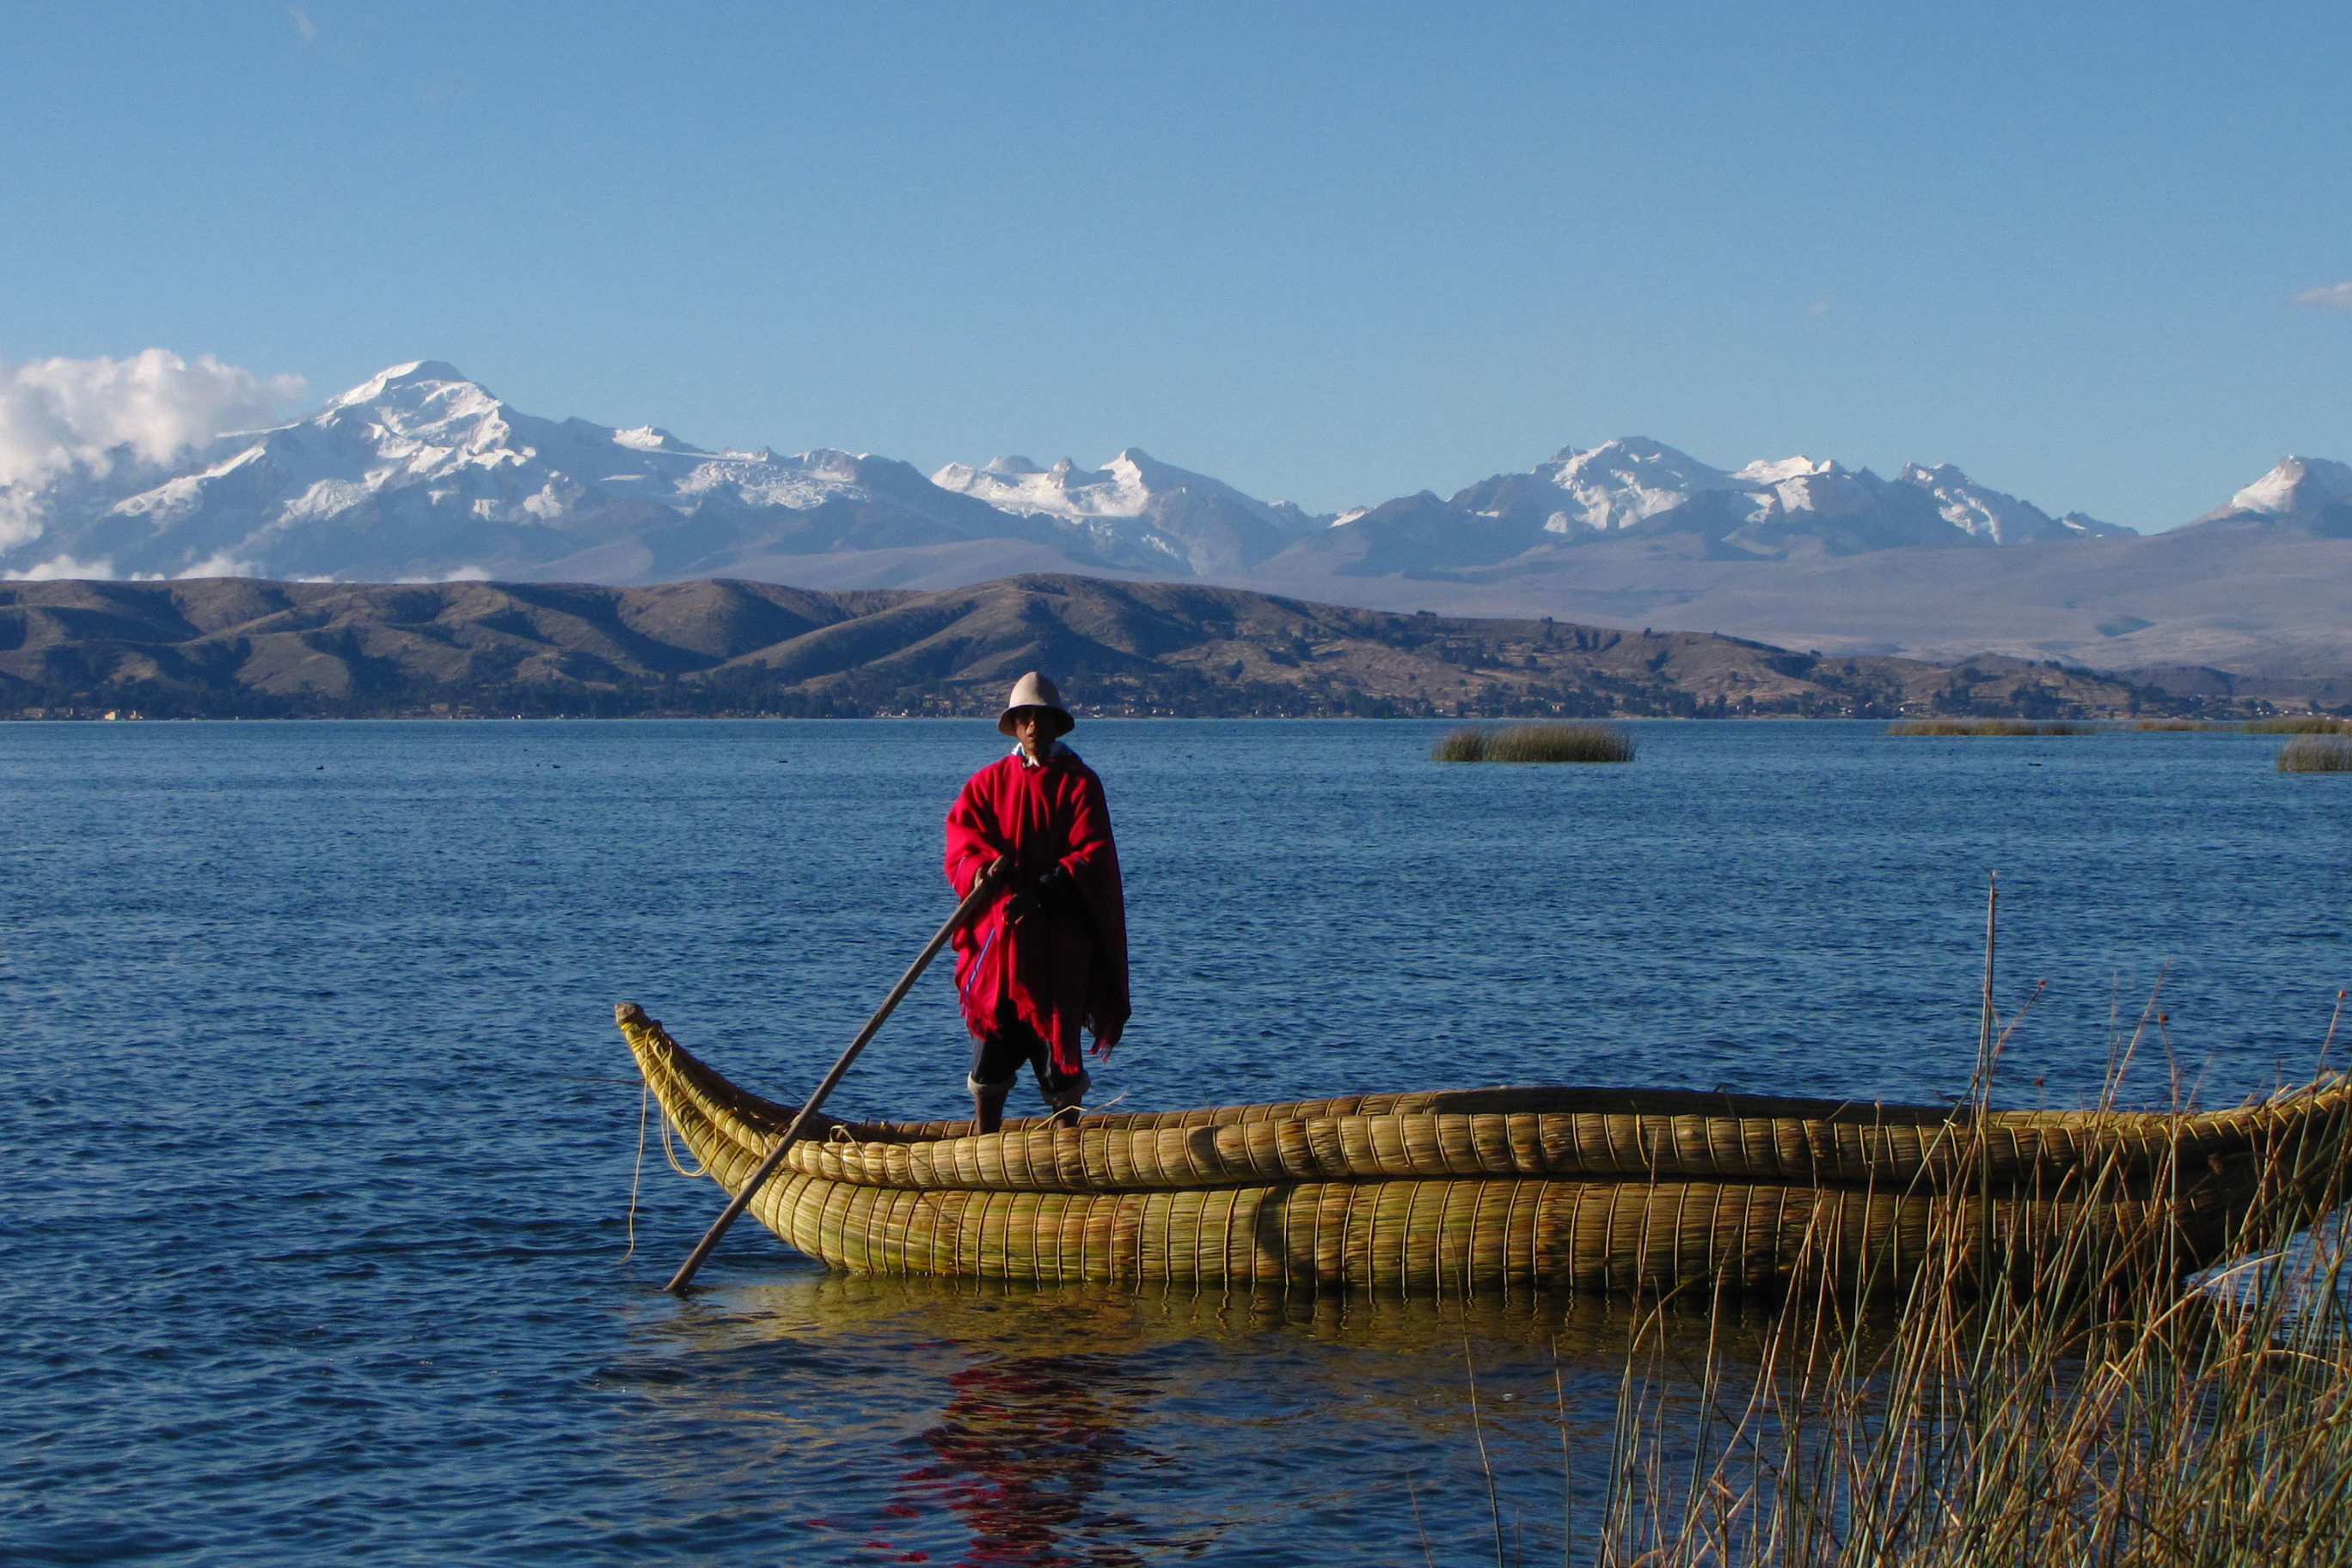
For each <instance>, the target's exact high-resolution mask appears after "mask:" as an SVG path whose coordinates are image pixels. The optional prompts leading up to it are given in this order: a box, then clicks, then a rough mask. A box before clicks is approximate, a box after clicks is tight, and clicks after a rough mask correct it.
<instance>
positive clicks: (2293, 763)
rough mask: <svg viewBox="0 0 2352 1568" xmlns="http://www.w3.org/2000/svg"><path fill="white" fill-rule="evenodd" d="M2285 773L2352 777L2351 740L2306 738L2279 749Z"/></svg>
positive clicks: (2319, 737) (2280, 766)
mask: <svg viewBox="0 0 2352 1568" xmlns="http://www.w3.org/2000/svg"><path fill="white" fill-rule="evenodd" d="M2278 771H2279V772H2281V773H2352V739H2347V737H2345V736H2342V735H2305V736H2303V737H2302V738H2300V739H2298V740H2293V741H2289V742H2287V743H2286V744H2285V745H2284V746H2281V747H2280V748H2279V754H2278Z"/></svg>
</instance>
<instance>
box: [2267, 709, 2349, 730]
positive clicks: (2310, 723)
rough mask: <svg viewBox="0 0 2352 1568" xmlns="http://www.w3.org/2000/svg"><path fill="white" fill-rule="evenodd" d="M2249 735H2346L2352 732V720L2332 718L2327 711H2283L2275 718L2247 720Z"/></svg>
mask: <svg viewBox="0 0 2352 1568" xmlns="http://www.w3.org/2000/svg"><path fill="white" fill-rule="evenodd" d="M2246 733H2247V734H2249V735H2344V734H2352V721H2347V720H2343V719H2331V718H2329V717H2328V716H2327V715H2326V714H2325V713H2282V714H2280V715H2278V716H2277V717H2276V718H2273V719H2249V720H2247V721H2246Z"/></svg>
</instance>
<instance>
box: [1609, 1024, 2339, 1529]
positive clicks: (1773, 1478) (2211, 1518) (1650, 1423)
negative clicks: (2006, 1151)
mask: <svg viewBox="0 0 2352 1568" xmlns="http://www.w3.org/2000/svg"><path fill="white" fill-rule="evenodd" d="M2332 1035H2333V1031H2332V1030H2331V1037H2332ZM2347 1163H2352V1162H2347V1141H2346V1131H2345V1126H2344V1123H2343V1122H2342V1121H2341V1120H2337V1121H2332V1122H2331V1123H2330V1124H2328V1125H2327V1126H2326V1127H2324V1128H2315V1129H2311V1130H2309V1131H2307V1132H2306V1133H2305V1134H2304V1135H2302V1136H2298V1137H2294V1138H2290V1139H2283V1140H2281V1141H2279V1142H2275V1143H2273V1145H2272V1146H2270V1147H2269V1148H2268V1149H2266V1150H2265V1151H2264V1152H2263V1153H2262V1154H2261V1155H2260V1156H2259V1157H2258V1159H2257V1160H2256V1163H2255V1167H2254V1169H2253V1170H2252V1173H2250V1174H2251V1176H2252V1179H2253V1180H2254V1181H2255V1182H2256V1183H2257V1184H2258V1185H2259V1188H2260V1190H2261V1192H2262V1194H2263V1197H2262V1199H2261V1201H2260V1202H2258V1203H2257V1204H2256V1205H2255V1206H2254V1208H2253V1209H2252V1212H2251V1213H2250V1215H2249V1216H2248V1217H2247V1218H2246V1219H2245V1220H2244V1222H2243V1223H2242V1226H2241V1227H2240V1228H2239V1230H2238V1231H2237V1233H2236V1236H2235V1238H2234V1245H2233V1247H2231V1255H2232V1256H2234V1257H2236V1258H2239V1259H2241V1261H2240V1262H2238V1263H2237V1264H2234V1265H2231V1266H2228V1267H2225V1268H2219V1269H2215V1270H2211V1271H2209V1273H2208V1274H2206V1275H2204V1276H2200V1277H2189V1276H2188V1270H2187V1269H2186V1268H2181V1267H2174V1266H2168V1261H2167V1260H2168V1258H2171V1257H2173V1256H2174V1249H2175V1248H2176V1247H2177V1245H2178V1241H2177V1235H2176V1232H2177V1228H2178V1222H2179V1217H2180V1216H2179V1215H2175V1214H2171V1213H2168V1207H2169V1206H2170V1205H2175V1204H2178V1203H2179V1202H2180V1201H2181V1194H2184V1193H2186V1192H2187V1191H2188V1190H2189V1188H2190V1187H2191V1186H2192V1185H2193V1184H2195V1183H2196V1182H2197V1181H2199V1180H2201V1179H2202V1174H2201V1171H2202V1164H2201V1163H2200V1162H2195V1161H2192V1160H2189V1159H2184V1160H2182V1161H2181V1162H2180V1168H2179V1169H2177V1170H2174V1171H2171V1172H2168V1173H2159V1174H2158V1179H2157V1180H2156V1181H2155V1182H2154V1183H2153V1184H2152V1185H2143V1184H2141V1183H2142V1182H2143V1181H2144V1180H2145V1177H2144V1175H2143V1176H2140V1177H2132V1176H2127V1175H2126V1174H2125V1173H2123V1172H2122V1170H2121V1169H2120V1168H2119V1167H2118V1168H2111V1169H2110V1170H2108V1171H2106V1172H2103V1173H2099V1174H2098V1175H2096V1176H2095V1177H2094V1178H2092V1179H2091V1181H2090V1183H2089V1189H2090V1190H2091V1191H2093V1192H2096V1191H2097V1190H2098V1189H2099V1188H2101V1187H2112V1188H2113V1189H2115V1190H2117V1191H2122V1190H2126V1189H2128V1190H2136V1191H2139V1192H2144V1193H2146V1192H2152V1193H2153V1194H2155V1196H2156V1201H2155V1202H2154V1203H2152V1204H2150V1205H2144V1206H2143V1207H2141V1208H2140V1209H2139V1210H2138V1211H2137V1212H2136V1213H2135V1214H2133V1215H2129V1216H2125V1215H2122V1214H2121V1213H2120V1211H2110V1213H2111V1214H2112V1215H2114V1216H2115V1219H2114V1221H2111V1222H2109V1223H2101V1224H2095V1225H2082V1226H2074V1227H2071V1228H2070V1229H2068V1230H2066V1231H2064V1232H2063V1233H2057V1234H2052V1235H2047V1236H2044V1237H2040V1238H2037V1239H2036V1240H2034V1241H2033V1242H2032V1244H2031V1245H2029V1246H2026V1247H2019V1246H2016V1245H2014V1244H2011V1243H2006V1242H2000V1241H1997V1240H1995V1239H1994V1238H1993V1237H1991V1235H1990V1233H1989V1232H1987V1231H1985V1230H1983V1229H1982V1228H1980V1224H1979V1220H1978V1218H1977V1215H1976V1214H1975V1213H1973V1212H1972V1211H1971V1210H1970V1208H1969V1205H1967V1204H1966V1203H1965V1201H1964V1198H1965V1194H1962V1193H1959V1192H1957V1191H1956V1192H1954V1193H1952V1194H1948V1195H1947V1196H1946V1197H1943V1198H1941V1199H1939V1200H1937V1206H1938V1215H1937V1220H1936V1222H1935V1224H1934V1226H1933V1227H1932V1229H1931V1236H1930V1242H1929V1254H1930V1255H1929V1257H1928V1258H1927V1260H1926V1265H1925V1267H1922V1268H1919V1269H1918V1270H1917V1271H1916V1273H1915V1274H1914V1275H1913V1276H1912V1278H1911V1279H1910V1281H1909V1283H1908V1285H1907V1287H1906V1289H1905V1290H1904V1291H1903V1292H1902V1293H1901V1295H1900V1296H1899V1297H1898V1298H1897V1299H1896V1300H1895V1304H1894V1305H1892V1306H1891V1307H1889V1306H1885V1305H1878V1304H1874V1303H1873V1302H1871V1301H1870V1300H1865V1299H1864V1295H1863V1293H1862V1292H1861V1291H1860V1290H1859V1289H1856V1288H1855V1287H1854V1285H1853V1282H1851V1281H1847V1282H1844V1283H1839V1282H1837V1281H1835V1280H1833V1279H1832V1276H1831V1275H1830V1274H1829V1273H1827V1272H1822V1273H1820V1274H1818V1276H1817V1278H1816V1281H1815V1283H1814V1284H1813V1285H1811V1287H1809V1288H1800V1289H1795V1290H1792V1291H1791V1292H1790V1294H1789V1295H1788V1296H1787V1297H1785V1298H1783V1299H1782V1300H1780V1302H1779V1303H1778V1304H1777V1305H1776V1306H1775V1307H1773V1308H1771V1309H1769V1310H1768V1311H1767V1313H1766V1315H1765V1318H1764V1321H1763V1328H1762V1334H1761V1338H1762V1344H1761V1349H1760V1352H1759V1351H1758V1349H1757V1347H1756V1346H1755V1345H1754V1344H1753V1343H1752V1342H1750V1341H1751V1336H1752V1335H1753V1333H1754V1330H1753V1329H1752V1327H1750V1325H1751V1324H1752V1323H1753V1322H1754V1317H1753V1310H1752V1302H1753V1300H1754V1299H1753V1298H1752V1297H1751V1298H1748V1305H1746V1309H1745V1310H1746V1315H1743V1303H1742V1302H1741V1301H1740V1300H1738V1298H1736V1297H1734V1296H1733V1295H1732V1294H1731V1293H1729V1292H1728V1291H1727V1290H1726V1289H1724V1288H1723V1287H1722V1286H1720V1285H1717V1287H1715V1288H1714V1289H1712V1292H1711V1293H1708V1292H1699V1291H1690V1290H1685V1291H1683V1292H1680V1293H1670V1294H1668V1295H1666V1296H1664V1297H1661V1298H1659V1299H1658V1300H1656V1301H1655V1302H1654V1303H1653V1305H1652V1308H1651V1310H1649V1311H1648V1312H1646V1313H1645V1314H1643V1315H1642V1316H1641V1317H1640V1318H1639V1319H1638V1320H1637V1322H1636V1326H1635V1329H1634V1331H1633V1339H1632V1342H1631V1344H1630V1346H1629V1351H1628V1355H1627V1359H1626V1363H1625V1369H1624V1374H1623V1382H1622V1394H1621V1397H1620V1402H1619V1410H1618V1415H1617V1420H1616V1423H1615V1427H1614V1432H1613V1436H1612V1444H1611V1447H1610V1450H1609V1452H1608V1455H1607V1458H1606V1460H1605V1464H1606V1467H1607V1468H1606V1471H1605V1474H1604V1475H1602V1476H1601V1477H1598V1478H1592V1479H1595V1480H1597V1481H1598V1483H1599V1484H1598V1485H1595V1486H1592V1487H1591V1488H1590V1489H1587V1490H1586V1493H1585V1495H1586V1496H1587V1497H1588V1498H1591V1497H1595V1496H1598V1497H1599V1498H1601V1500H1602V1507H1601V1510H1600V1516H1599V1518H1598V1519H1597V1520H1594V1519H1590V1518H1588V1519H1586V1520H1583V1521H1579V1520H1577V1519H1575V1518H1573V1517H1571V1518H1570V1520H1569V1521H1568V1531H1569V1533H1570V1537H1571V1541H1572V1542H1574V1545H1575V1547H1576V1548H1577V1550H1576V1551H1574V1552H1572V1553H1571V1559H1572V1560H1581V1561H1590V1562H1591V1563H1594V1564H1596V1568H1633V1565H1635V1564H1639V1565H1641V1568H1699V1565H1700V1564H1706V1565H1707V1568H1766V1565H1768V1564H1769V1565H1770V1568H1848V1565H1854V1568H1859V1565H1862V1564H1870V1565H1872V1568H2010V1565H2014V1568H2074V1565H2078V1564H2079V1565H2082V1568H2092V1565H2097V1568H2143V1565H2145V1568H2157V1565H2158V1564H2172V1563H2212V1564H2217V1565H2218V1564H2237V1563H2246V1564H2254V1563H2264V1564H2268V1563H2278V1564H2298V1565H2300V1564H2329V1563H2352V1322H2347V1313H2346V1304H2345V1302H2344V1301H2343V1300H2340V1299H2339V1297H2338V1294H2337V1287H2338V1281H2339V1278H2340V1277H2341V1276H2342V1274H2343V1271H2344V1269H2345V1267H2346V1264H2347V1238H2346V1235H2345V1232H2344V1230H2343V1227H2342V1226H2341V1225H2340V1222H2338V1221H2336V1220H2329V1221H2326V1222H2325V1223H2322V1224H2320V1225H2319V1226H2317V1228H2316V1230H2315V1229H2314V1223H2315V1220H2318V1219H2319V1217H2320V1216H2321V1215H2325V1214H2326V1213H2328V1211H2330V1210H2332V1209H2334V1208H2335V1207H2336V1205H2337V1204H2338V1203H2339V1202H2340V1201H2341V1200H2342V1199H2343V1198H2344V1196H2345V1192H2344V1186H2345V1180H2346V1176H2347ZM2315 1236H2316V1237H2317V1238H2318V1239H2316V1240H2315ZM2151 1265H2153V1266H2151ZM1692 1311H1697V1312H1700V1313H1703V1314H1706V1320H1707V1350H1706V1352H1705V1354H1704V1355H1703V1356H1701V1357H1700V1358H1699V1360H1698V1362H1697V1364H1691V1363H1689V1362H1688V1361H1687V1360H1686V1359H1685V1360H1680V1361H1678V1360H1677V1359H1676V1358H1675V1356H1674V1355H1673V1354H1672V1353H1671V1352H1669V1351H1668V1350H1667V1348H1666V1347H1667V1345H1668V1343H1669V1342H1670V1340H1671V1339H1672V1338H1675V1337H1677V1336H1671V1335H1669V1334H1668V1333H1667V1332H1666V1330H1667V1329H1669V1328H1670V1327H1672V1326H1673V1320H1674V1319H1675V1317H1676V1316H1679V1317H1680V1318H1681V1320H1682V1321H1687V1314H1688V1313H1690V1312H1692ZM1678 1337H1680V1338H1681V1339H1683V1340H1684V1341H1685V1342H1687V1339H1688V1335H1687V1334H1686V1333H1685V1334H1683V1335H1681V1336H1678ZM1735 1344H1737V1345H1738V1347H1739V1353H1738V1354H1736V1355H1735V1354H1733V1353H1730V1352H1729V1349H1728V1347H1731V1346H1733V1345H1735ZM1565 1415H1566V1412H1565V1411H1564V1410H1563V1412H1562V1417H1563V1419H1565ZM1595 1458H1596V1459H1597V1458H1598V1457H1597V1456H1595ZM1592 1462H1593V1461H1590V1460H1589V1461H1587V1464H1588V1465H1591V1464H1592ZM1568 1463H1569V1477H1568V1479H1569V1480H1570V1495H1571V1496H1574V1495H1575V1493H1576V1487H1575V1485H1574V1483H1575V1481H1576V1479H1577V1472H1578V1469H1579V1466H1578V1464H1577V1463H1576V1457H1575V1456H1574V1455H1573V1454H1570V1456H1569V1460H1568ZM1588 1473H1589V1472H1588Z"/></svg>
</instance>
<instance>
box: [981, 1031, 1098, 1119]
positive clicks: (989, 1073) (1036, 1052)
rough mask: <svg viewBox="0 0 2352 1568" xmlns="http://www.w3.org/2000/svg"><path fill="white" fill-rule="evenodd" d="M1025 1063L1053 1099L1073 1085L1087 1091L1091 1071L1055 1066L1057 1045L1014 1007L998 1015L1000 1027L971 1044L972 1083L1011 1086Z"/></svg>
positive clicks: (1039, 1089) (1043, 1092) (1040, 1090)
mask: <svg viewBox="0 0 2352 1568" xmlns="http://www.w3.org/2000/svg"><path fill="white" fill-rule="evenodd" d="M1024 1063H1026V1064H1028V1068H1029V1072H1030V1075H1031V1076H1032V1077H1033V1078H1034V1079H1036V1080H1037V1092H1038V1093H1039V1094H1041V1095H1043V1096H1044V1097H1045V1100H1047V1101H1048V1102H1049V1103H1050V1102H1052V1101H1053V1100H1055V1099H1056V1098H1057V1097H1059V1096H1062V1095H1065V1094H1067V1093H1068V1092H1069V1091H1070V1090H1072V1089H1078V1090H1080V1091H1081V1092H1083V1090H1084V1089H1085V1086H1086V1083H1087V1075H1086V1074H1085V1073H1083V1072H1079V1073H1059V1072H1055V1070H1054V1048H1053V1047H1052V1046H1050V1045H1048V1044H1047V1043H1046V1041H1045V1037H1044V1036H1042V1035H1040V1034H1039V1033H1037V1031H1036V1030H1034V1029H1033V1028H1031V1027H1030V1026H1028V1025H1026V1024H1024V1023H1023V1022H1022V1021H1021V1020H1020V1018H1019V1017H1018V1016H1015V1015H1014V1013H1013V1009H1011V1008H1010V1007H1007V1008H1004V1009H1003V1010H1002V1011H1001V1012H999V1013H998V1014H997V1015H996V1028H995V1029H994V1030H993V1031H992V1033H991V1034H990V1035H989V1037H988V1038H986V1039H984V1040H974V1041H973V1042H972V1046H971V1086H972V1088H974V1089H1010V1088H1012V1087H1013V1079H1015V1078H1016V1077H1018V1076H1019V1075H1020V1072H1021V1068H1022V1065H1023V1064H1024Z"/></svg>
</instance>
